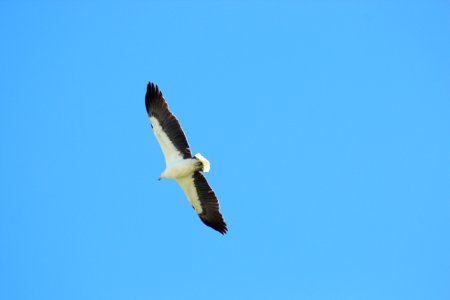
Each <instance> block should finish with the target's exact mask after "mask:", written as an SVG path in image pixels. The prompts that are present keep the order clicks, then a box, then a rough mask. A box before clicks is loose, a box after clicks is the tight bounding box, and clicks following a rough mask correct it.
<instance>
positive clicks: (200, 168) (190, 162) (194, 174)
mask: <svg viewBox="0 0 450 300" xmlns="http://www.w3.org/2000/svg"><path fill="white" fill-rule="evenodd" d="M145 106H146V109H147V113H148V115H149V117H150V122H151V125H152V128H153V132H154V133H155V136H156V139H157V140H158V142H159V144H160V146H161V150H162V152H163V154H164V157H165V159H166V169H165V170H164V171H163V172H162V173H161V175H160V177H159V179H164V178H172V179H175V180H176V181H177V182H178V184H179V185H180V186H181V188H182V189H183V191H184V193H185V194H186V196H187V197H188V200H189V202H190V203H191V205H192V207H193V208H194V210H195V211H196V212H197V214H198V215H199V217H200V219H201V220H202V221H203V223H205V224H206V225H208V226H210V227H212V228H213V229H215V230H217V231H219V232H220V233H222V234H225V233H226V232H227V231H228V228H227V225H226V224H225V221H224V219H223V217H222V214H221V213H220V210H219V202H218V201H217V198H216V195H215V193H214V191H213V190H212V189H211V187H210V186H209V184H208V182H207V181H206V179H205V177H204V176H203V175H202V174H201V173H200V172H208V171H209V169H210V163H209V161H208V160H207V159H206V158H204V157H203V156H202V155H201V154H196V155H195V156H192V154H191V151H190V149H189V144H188V142H187V139H186V136H185V135H184V132H183V130H182V129H181V126H180V123H179V122H178V120H177V118H176V117H175V116H174V115H173V114H172V113H171V112H170V111H169V108H168V106H167V103H166V101H165V99H164V97H163V95H162V93H161V92H160V91H159V89H158V86H155V85H154V84H153V83H149V84H148V86H147V93H146V95H145Z"/></svg>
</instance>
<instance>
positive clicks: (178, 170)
mask: <svg viewBox="0 0 450 300" xmlns="http://www.w3.org/2000/svg"><path fill="white" fill-rule="evenodd" d="M198 169H199V167H198V160H196V159H192V158H189V159H182V160H178V161H174V162H173V163H171V164H170V165H168V166H167V168H166V170H165V171H164V172H163V176H164V177H165V178H173V179H177V178H182V177H185V176H188V175H191V174H192V173H194V172H195V171H197V170H198Z"/></svg>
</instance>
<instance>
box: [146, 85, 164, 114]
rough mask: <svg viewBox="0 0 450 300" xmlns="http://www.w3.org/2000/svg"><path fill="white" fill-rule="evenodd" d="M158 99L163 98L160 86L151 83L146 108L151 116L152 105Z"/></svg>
mask: <svg viewBox="0 0 450 300" xmlns="http://www.w3.org/2000/svg"><path fill="white" fill-rule="evenodd" d="M158 97H162V93H161V91H160V90H159V88H158V85H157V84H154V83H153V82H151V81H149V82H148V84H147V93H146V94H145V108H146V110H147V113H148V114H150V103H151V102H152V100H154V99H156V98H158Z"/></svg>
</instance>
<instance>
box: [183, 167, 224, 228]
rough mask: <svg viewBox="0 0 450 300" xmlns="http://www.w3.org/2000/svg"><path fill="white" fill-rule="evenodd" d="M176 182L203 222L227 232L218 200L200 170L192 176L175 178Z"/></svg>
mask: <svg viewBox="0 0 450 300" xmlns="http://www.w3.org/2000/svg"><path fill="white" fill-rule="evenodd" d="M177 182H178V184H179V185H180V186H181V188H182V189H183V191H184V193H185V194H186V196H187V197H188V199H189V202H190V203H191V205H192V207H193V208H194V209H195V211H196V212H197V214H198V216H199V217H200V219H201V220H202V221H203V223H205V224H206V225H208V226H209V227H211V228H213V229H215V230H217V231H218V232H220V233H222V234H225V233H227V231H228V228H227V224H226V223H225V220H224V219H223V217H222V214H221V213H220V206H219V201H218V200H217V197H216V194H215V193H214V191H213V190H212V189H211V187H210V186H209V184H208V182H207V181H206V178H205V177H204V176H203V175H202V174H201V173H200V172H194V174H192V176H187V177H183V178H180V179H177Z"/></svg>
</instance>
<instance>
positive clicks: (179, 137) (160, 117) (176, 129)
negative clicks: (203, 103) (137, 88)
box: [145, 82, 192, 164]
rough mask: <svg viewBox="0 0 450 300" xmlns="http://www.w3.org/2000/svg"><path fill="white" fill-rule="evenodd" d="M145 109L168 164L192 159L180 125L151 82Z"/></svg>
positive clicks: (156, 87)
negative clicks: (181, 159)
mask: <svg viewBox="0 0 450 300" xmlns="http://www.w3.org/2000/svg"><path fill="white" fill-rule="evenodd" d="M145 107H146V109H147V113H148V116H149V117H150V122H151V124H152V128H153V132H154V133H155V136H156V139H157V140H158V143H159V145H160V146H161V149H162V152H163V154H164V157H165V158H166V164H169V163H171V162H172V161H174V160H177V159H179V158H183V159H185V158H191V157H192V154H191V150H190V149H189V144H188V141H187V139H186V136H185V135H184V132H183V129H182V128H181V126H180V123H179V122H178V120H177V118H176V117H175V116H174V115H173V114H172V113H171V112H170V110H169V107H168V105H167V103H166V101H165V100H164V97H163V95H162V93H161V91H160V90H159V89H158V86H157V85H155V84H153V83H151V82H149V83H148V85H147V93H146V94H145Z"/></svg>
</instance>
